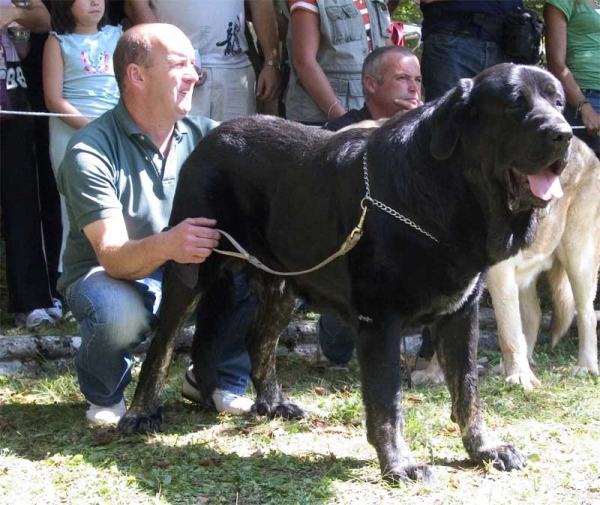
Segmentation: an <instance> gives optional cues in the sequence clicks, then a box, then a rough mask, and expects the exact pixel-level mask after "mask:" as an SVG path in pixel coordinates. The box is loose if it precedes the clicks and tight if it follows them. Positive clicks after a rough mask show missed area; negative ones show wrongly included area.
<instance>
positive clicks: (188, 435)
mask: <svg viewBox="0 0 600 505" xmlns="http://www.w3.org/2000/svg"><path fill="white" fill-rule="evenodd" d="M546 346H547V344H545V343H542V345H541V349H540V353H539V354H538V358H539V359H538V368H537V372H538V377H539V378H540V379H541V380H542V382H543V389H541V390H537V391H535V392H533V393H526V392H524V391H522V390H521V389H520V388H518V387H507V386H506V385H505V383H504V380H503V378H502V377H496V376H493V375H491V374H488V375H486V376H485V377H484V378H482V380H481V385H480V388H481V397H482V400H483V407H484V413H485V418H486V421H487V423H488V425H489V426H490V427H491V428H493V430H494V431H496V432H497V433H498V435H500V436H501V437H502V438H503V439H504V440H508V441H510V442H512V443H514V444H515V445H516V446H518V447H519V448H520V449H521V450H522V451H523V452H524V453H525V454H526V455H527V457H528V460H529V463H528V466H527V468H526V469H525V470H524V471H520V472H511V473H504V472H500V471H497V470H495V469H493V468H489V467H475V466H473V465H472V464H471V463H469V461H467V460H466V453H465V451H464V449H463V447H462V443H461V441H460V437H459V434H458V431H457V428H456V425H455V424H453V423H452V422H451V421H450V419H449V395H448V392H447V390H446V389H445V388H444V387H417V388H414V389H411V390H408V391H405V394H404V406H405V419H406V426H405V433H406V437H407V439H408V441H409V444H410V446H411V448H412V450H413V452H414V454H415V456H416V457H417V458H418V459H420V460H423V461H428V462H429V463H430V464H432V465H433V468H434V472H435V474H436V482H435V483H433V484H430V485H425V484H421V483H415V484H410V485H400V486H398V487H391V486H389V485H387V484H385V483H384V482H383V481H382V480H381V478H380V473H379V467H378V463H377V459H376V455H375V451H374V449H373V448H372V447H371V446H370V445H369V444H368V443H367V440H366V435H365V425H364V410H363V406H362V401H361V397H360V392H359V379H358V370H357V365H356V364H354V363H353V366H352V367H351V370H350V372H342V371H334V370H322V369H319V368H316V367H315V366H314V365H313V364H312V363H311V362H310V361H309V360H308V359H307V358H305V357H302V356H300V355H298V354H295V353H287V352H284V351H282V352H281V354H280V356H279V358H278V371H279V380H280V381H281V383H282V386H283V388H284V390H285V392H286V394H288V395H289V396H290V397H292V398H294V399H295V400H296V401H297V402H298V403H299V404H300V405H302V406H303V407H305V408H307V409H308V410H309V411H310V412H311V415H310V417H309V418H307V419H304V420H301V421H294V422H288V421H282V420H272V421H268V420H265V419H264V418H257V417H247V418H236V417H232V416H227V415H217V414H215V413H212V412H209V411H202V412H199V411H198V409H197V408H196V407H195V406H194V405H193V404H191V403H189V402H187V401H185V400H183V399H181V397H180V396H179V387H180V381H181V377H182V374H183V370H184V365H183V362H182V359H181V358H179V360H178V361H177V363H176V364H175V366H174V367H173V369H172V371H171V375H170V381H169V384H168V388H167V391H166V392H165V400H166V407H167V423H166V426H165V428H166V431H165V432H164V433H161V434H155V435H150V436H136V437H129V438H125V437H122V436H120V435H119V434H118V433H117V432H116V431H115V430H114V429H107V428H98V427H95V428H92V427H89V426H88V425H87V424H86V422H85V420H84V406H83V401H82V397H81V395H80V393H79V392H78V389H77V387H76V381H75V377H74V375H73V371H67V372H63V373H59V372H57V371H56V370H53V369H52V368H49V370H48V373H47V374H46V375H45V376H44V377H43V378H39V379H18V380H17V379H1V380H0V503H1V504H6V505H18V504H27V505H29V504H44V505H52V504H65V503H66V504H82V505H92V504H121V503H123V504H128V505H131V504H167V503H168V504H256V505H267V504H274V505H287V504H290V505H291V504H309V505H312V504H315V505H316V504H361V505H363V504H388V503H389V504H391V503H394V504H411V505H412V504H419V505H442V504H443V505H450V504H474V505H480V504H498V505H500V504H504V505H515V504H532V505H533V504H535V505H538V504H543V505H559V504H560V505H599V504H600V394H599V386H600V384H599V383H600V381H599V380H598V378H596V377H588V376H584V377H573V376H571V375H570V374H569V366H570V364H572V362H573V360H574V359H573V356H574V355H575V342H574V339H567V340H566V341H565V342H564V343H563V344H562V345H561V348H560V351H559V352H554V351H551V350H549V348H548V347H546ZM487 357H488V358H490V362H491V363H492V364H494V362H496V363H497V361H498V355H497V354H494V353H491V354H488V355H487ZM138 370H139V365H138V366H137V367H136V372H137V371H138ZM128 393H129V394H132V393H133V388H132V387H130V388H129V390H128Z"/></svg>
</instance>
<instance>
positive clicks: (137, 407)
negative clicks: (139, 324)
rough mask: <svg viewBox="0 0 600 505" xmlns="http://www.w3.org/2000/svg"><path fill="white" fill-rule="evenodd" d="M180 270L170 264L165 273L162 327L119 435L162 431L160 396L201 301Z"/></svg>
mask: <svg viewBox="0 0 600 505" xmlns="http://www.w3.org/2000/svg"><path fill="white" fill-rule="evenodd" d="M177 268H181V266H180V265H177V264H175V263H170V264H169V265H168V266H167V268H166V270H165V275H164V279H163V291H162V293H163V303H162V304H161V308H160V310H161V313H160V323H159V325H158V329H157V331H156V335H155V336H154V339H153V340H152V343H151V344H150V348H149V349H148V353H147V355H146V358H145V359H144V363H143V365H142V370H141V372H140V378H139V381H138V386H137V388H136V390H135V396H134V398H133V402H132V403H131V406H130V407H129V409H128V410H127V413H126V414H125V416H124V417H122V418H121V420H120V421H119V425H118V428H119V431H120V432H121V433H124V434H132V433H151V432H156V431H160V430H161V427H162V422H163V418H164V416H163V409H162V405H161V403H160V392H161V390H162V389H163V387H164V385H165V382H166V380H167V376H168V373H169V366H170V364H171V360H172V357H173V350H174V349H175V344H176V342H177V337H178V336H179V334H180V333H181V330H182V328H183V325H184V324H185V321H186V320H187V319H188V317H189V316H190V315H191V313H192V310H193V308H194V306H195V305H196V304H197V303H198V300H199V299H200V294H199V292H198V291H196V290H195V289H194V288H192V287H189V284H186V282H184V280H183V279H182V278H181V276H180V275H178V273H176V272H175V269H177ZM195 272H197V270H195Z"/></svg>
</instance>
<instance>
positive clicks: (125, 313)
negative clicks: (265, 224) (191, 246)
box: [65, 267, 254, 406]
mask: <svg viewBox="0 0 600 505" xmlns="http://www.w3.org/2000/svg"><path fill="white" fill-rule="evenodd" d="M161 287H162V270H158V271H157V272H155V274H154V275H152V276H151V277H149V278H147V279H142V280H139V281H126V280H120V279H114V278H113V277H110V276H109V275H108V274H107V273H106V272H105V271H104V269H103V268H101V267H98V268H94V269H92V270H91V271H90V272H89V273H88V274H87V275H86V276H84V277H82V278H80V279H78V280H77V281H75V282H74V283H73V284H71V285H70V286H69V287H68V288H67V289H66V290H65V298H66V301H67V303H68V304H69V308H70V309H71V311H72V312H73V316H74V317H75V319H77V321H78V322H79V325H80V327H81V347H80V348H79V350H78V352H77V355H76V356H75V367H76V370H77V377H78V380H79V387H80V389H81V392H82V393H83V395H84V396H85V397H86V399H87V400H88V401H90V402H92V403H94V404H96V405H104V406H107V405H113V404H115V403H118V402H119V401H121V399H122V398H123V392H124V390H125V387H126V386H127V385H128V384H129V383H130V382H131V363H132V360H131V357H130V354H129V352H130V351H131V349H132V348H134V347H136V346H137V345H138V344H140V343H141V342H142V341H143V340H144V339H145V338H146V337H147V336H148V335H149V334H150V333H151V332H152V330H153V329H154V328H155V327H156V323H157V322H158V317H157V314H158V308H159V305H160V300H161V295H162V292H161ZM248 289H249V288H248ZM236 294H237V286H236ZM252 296H254V295H252ZM242 298H243V302H244V303H242V304H241V307H240V306H238V305H236V306H235V307H234V308H233V311H232V312H233V313H232V314H229V317H224V318H223V320H225V321H227V320H229V321H232V320H235V319H236V315H237V311H240V310H244V311H245V313H246V314H247V313H248V312H249V311H248V309H247V307H245V306H244V305H245V304H247V303H248V302H247V300H248V297H242ZM252 317H254V312H252ZM244 321H245V323H246V324H239V325H237V326H236V325H233V324H228V325H224V326H220V329H222V331H231V332H235V338H232V339H231V340H232V342H231V343H230V345H229V346H228V347H227V349H225V351H224V352H223V354H222V359H221V362H220V365H219V366H218V372H219V382H218V387H220V388H221V389H226V390H228V391H233V392H234V393H237V394H241V393H243V392H244V391H245V390H246V386H247V384H248V377H249V374H250V360H249V358H248V354H247V351H246V346H245V338H246V333H247V330H248V326H249V324H250V323H251V322H252V319H251V318H250V319H249V320H248V317H245V318H244ZM230 338H231V337H228V341H229V339H230Z"/></svg>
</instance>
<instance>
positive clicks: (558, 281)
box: [548, 260, 575, 347]
mask: <svg viewBox="0 0 600 505" xmlns="http://www.w3.org/2000/svg"><path fill="white" fill-rule="evenodd" d="M548 283H549V284H550V291H551V293H552V324H551V329H550V332H551V334H552V347H554V346H556V345H557V344H558V343H559V342H560V340H561V339H562V338H563V337H564V336H565V334H566V333H567V330H568V329H569V327H570V326H571V323H572V322H573V318H574V317H575V300H574V298H573V290H572V289H571V284H570V282H569V278H568V277H567V272H566V271H565V268H564V267H563V266H562V264H561V263H560V261H557V260H554V263H553V265H552V268H551V269H550V271H549V272H548Z"/></svg>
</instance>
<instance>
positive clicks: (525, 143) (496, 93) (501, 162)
mask: <svg viewBox="0 0 600 505" xmlns="http://www.w3.org/2000/svg"><path fill="white" fill-rule="evenodd" d="M564 101H565V98H564V93H563V90H562V86H561V84H560V82H559V81H558V80H557V79H556V78H555V77H553V76H552V75H551V74H550V73H548V72H546V71H544V70H542V69H539V68H536V67H530V66H520V65H513V64H509V63H507V64H501V65H496V66H494V67H490V68H489V69H487V70H485V71H484V72H482V73H480V74H479V75H477V76H476V77H475V78H474V79H463V80H461V81H460V82H459V83H458V84H457V86H456V87H455V88H454V89H453V90H451V91H449V92H448V93H447V94H446V95H444V96H443V97H442V98H440V99H439V101H438V102H437V104H435V102H434V104H435V105H434V107H433V110H432V112H431V114H432V116H431V119H432V122H431V146H430V147H431V153H432V155H433V156H434V157H435V158H436V159H438V160H448V161H450V158H451V157H453V156H455V155H456V156H457V157H458V158H457V159H459V160H460V163H462V164H463V169H462V171H463V174H464V176H465V178H466V179H467V181H468V182H469V184H470V185H471V187H472V189H473V191H474V193H475V195H476V197H477V198H478V199H479V200H480V202H481V204H482V208H483V210H484V212H485V213H486V218H487V220H488V223H489V224H490V228H491V230H490V233H491V232H493V231H495V232H498V233H499V232H501V233H500V234H499V235H497V236H496V237H489V238H488V240H492V241H498V242H502V244H500V243H497V244H496V245H495V248H496V249H497V248H500V249H504V252H501V251H500V250H498V251H495V252H496V253H497V254H492V256H493V257H494V258H495V260H496V261H499V260H501V259H504V258H503V257H506V256H507V255H510V254H514V253H515V252H516V250H515V247H514V244H512V242H511V241H512V239H513V237H512V236H509V235H510V234H511V233H512V231H511V230H510V229H508V226H509V223H508V224H507V221H510V220H511V216H512V218H513V221H514V220H516V219H519V216H522V217H521V218H520V219H521V221H523V223H524V224H522V227H529V228H531V226H529V225H528V224H527V223H528V222H529V216H530V214H531V211H532V209H535V208H539V207H545V206H546V205H547V204H548V203H549V202H550V200H552V199H553V198H558V197H560V196H562V189H561V186H560V182H559V179H558V175H559V174H560V173H561V172H562V170H563V169H564V167H565V165H566V162H567V158H568V152H569V145H570V140H571V138H572V136H573V133H572V130H571V127H570V126H569V124H568V123H567V122H566V121H565V119H564V117H563V116H562V110H563V106H564ZM524 233H525V231H524ZM526 234H528V235H529V236H531V235H532V232H531V230H529V231H527V232H526ZM530 238H531V237H526V240H528V239H530ZM508 242H511V243H508ZM488 245H489V244H488ZM521 245H522V244H518V246H519V247H520V246H521ZM490 252H491V251H490Z"/></svg>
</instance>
